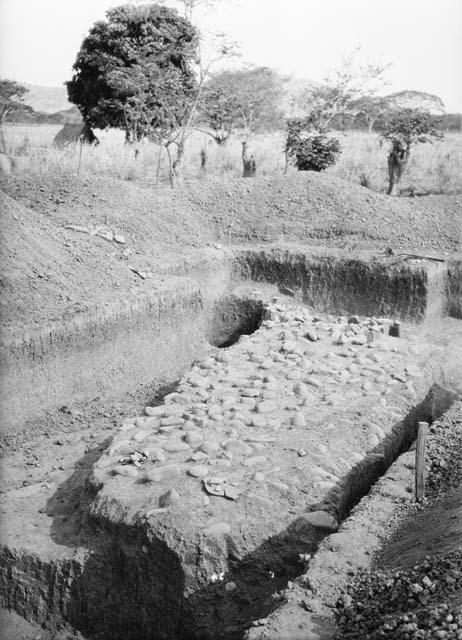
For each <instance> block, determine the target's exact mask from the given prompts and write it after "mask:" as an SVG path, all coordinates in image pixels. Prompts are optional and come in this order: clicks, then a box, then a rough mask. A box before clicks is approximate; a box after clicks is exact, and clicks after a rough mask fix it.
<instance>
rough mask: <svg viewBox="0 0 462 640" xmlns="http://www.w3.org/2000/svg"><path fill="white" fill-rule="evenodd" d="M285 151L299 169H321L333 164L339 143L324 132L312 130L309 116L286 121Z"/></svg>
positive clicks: (338, 152) (338, 150) (338, 149)
mask: <svg viewBox="0 0 462 640" xmlns="http://www.w3.org/2000/svg"><path fill="white" fill-rule="evenodd" d="M285 150H286V153H287V156H288V157H289V158H292V159H293V160H294V162H295V165H296V167H297V169H298V170H299V171H323V170H324V169H327V167H329V166H331V165H333V164H335V162H336V160H337V157H338V155H339V154H340V151H341V150H340V143H339V141H338V140H337V139H336V138H330V137H329V136H327V135H326V134H325V133H319V132H316V131H313V128H312V121H311V119H310V118H305V119H300V118H292V119H291V120H289V121H288V122H287V140H286V149H285Z"/></svg>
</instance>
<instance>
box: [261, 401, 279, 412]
mask: <svg viewBox="0 0 462 640" xmlns="http://www.w3.org/2000/svg"><path fill="white" fill-rule="evenodd" d="M256 411H257V413H273V412H274V411H277V406H276V404H275V403H274V402H271V400H265V401H264V402H259V403H257V406H256Z"/></svg>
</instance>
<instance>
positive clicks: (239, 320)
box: [206, 296, 264, 349]
mask: <svg viewBox="0 0 462 640" xmlns="http://www.w3.org/2000/svg"><path fill="white" fill-rule="evenodd" d="M263 311H264V310H263V303H262V301H261V300H257V299H255V298H250V297H245V298H242V297H240V296H225V297H223V298H221V299H219V300H218V301H217V302H215V303H214V304H213V306H212V309H211V310H210V312H209V320H208V323H207V331H206V339H207V341H208V342H209V344H211V345H212V346H214V347H218V348H219V349H226V348H228V347H231V346H232V345H233V344H235V343H236V342H237V341H238V340H239V338H240V337H241V336H242V335H247V336H248V335H251V334H252V333H254V332H255V331H256V330H257V329H258V328H259V326H260V324H261V322H262V318H263Z"/></svg>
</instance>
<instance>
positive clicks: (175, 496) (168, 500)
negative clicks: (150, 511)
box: [159, 489, 181, 507]
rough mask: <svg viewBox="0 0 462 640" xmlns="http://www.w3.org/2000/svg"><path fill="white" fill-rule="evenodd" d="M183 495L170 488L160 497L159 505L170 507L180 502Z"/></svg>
mask: <svg viewBox="0 0 462 640" xmlns="http://www.w3.org/2000/svg"><path fill="white" fill-rule="evenodd" d="M180 500H181V496H180V494H179V493H178V491H177V490H176V489H170V490H169V491H167V493H164V494H163V495H162V496H160V498H159V507H170V506H172V505H174V504H177V503H178V502H180Z"/></svg>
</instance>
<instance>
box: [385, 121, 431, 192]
mask: <svg viewBox="0 0 462 640" xmlns="http://www.w3.org/2000/svg"><path fill="white" fill-rule="evenodd" d="M379 131H380V135H381V136H382V137H383V138H384V139H385V140H387V141H388V142H389V143H390V149H389V153H388V190H387V193H388V194H389V195H399V192H400V182H401V178H402V175H403V173H404V170H405V168H406V165H407V163H408V161H409V157H410V155H411V148H412V146H413V145H415V144H416V143H419V142H420V143H422V142H432V141H433V140H434V139H439V138H441V137H442V133H441V130H440V124H439V120H438V119H437V118H435V117H434V116H432V115H431V114H430V113H427V112H424V111H419V110H417V109H402V110H400V111H394V112H392V113H390V115H389V116H388V117H387V118H386V119H385V120H384V121H383V122H381V123H380V126H379Z"/></svg>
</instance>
